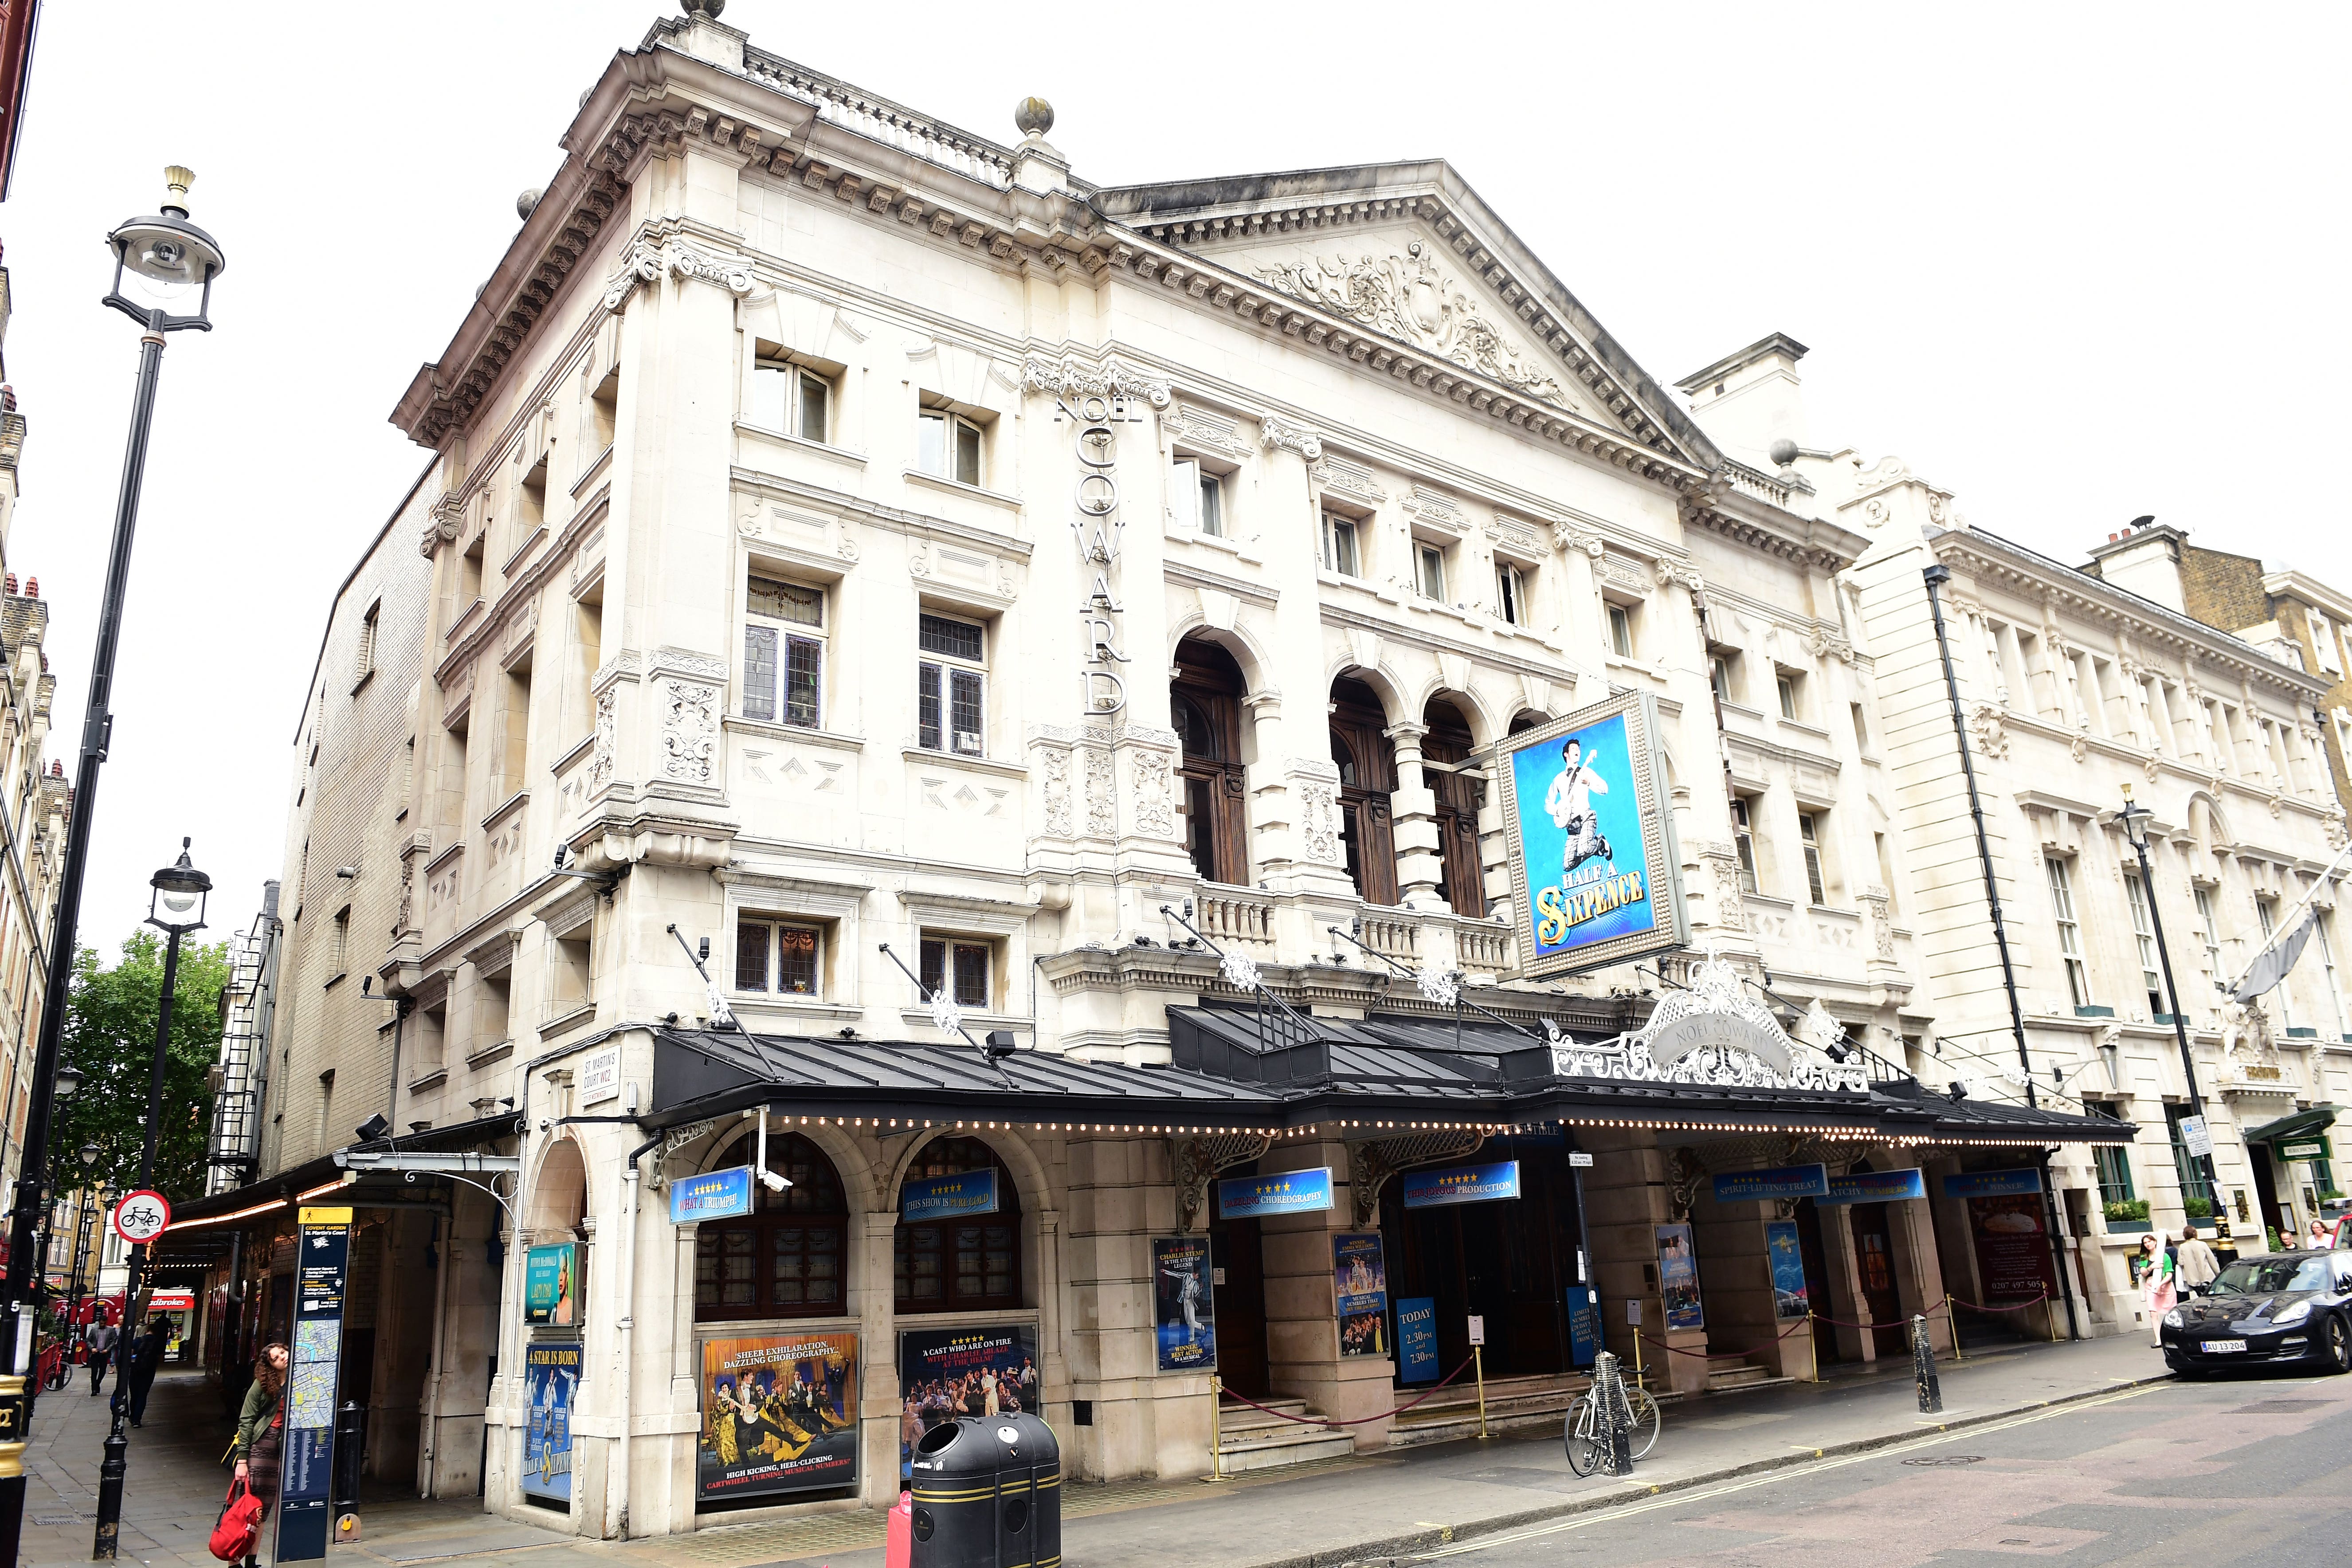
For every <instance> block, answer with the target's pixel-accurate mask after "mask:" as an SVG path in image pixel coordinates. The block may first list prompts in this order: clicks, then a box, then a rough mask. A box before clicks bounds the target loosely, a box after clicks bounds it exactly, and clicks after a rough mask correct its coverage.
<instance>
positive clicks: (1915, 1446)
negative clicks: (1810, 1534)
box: [1412, 1383, 2174, 1563]
mask: <svg viewBox="0 0 2352 1568" xmlns="http://www.w3.org/2000/svg"><path fill="white" fill-rule="evenodd" d="M2171 1386H2174V1385H2173V1384H2163V1383H2151V1384H2144V1385H2143V1386H2141V1387H2138V1388H2126V1389H2124V1390H2122V1391H2121V1392H2119V1393H2116V1394H2103V1395H2101V1396H2100V1397H2099V1398H2096V1399H2077V1400H2074V1401H2072V1402H2070V1403H2068V1404H2065V1405H2053V1406H2051V1407H2050V1408H2049V1409H2047V1410H2037V1411H2034V1412H2033V1413H2032V1414H2031V1415H2016V1416H2011V1418H2010V1419H2008V1420H2006V1421H1990V1422H1987V1423H1985V1424H1984V1425H1982V1426H1964V1427H1961V1428H1959V1429H1958V1430H1957V1431H1952V1432H1938V1433H1936V1434H1935V1435H1933V1436H1926V1437H1916V1438H1913V1439H1912V1440H1911V1441H1909V1442H1906V1443H1890V1444H1888V1445H1887V1446H1886V1447H1884V1448H1871V1449H1868V1450H1866V1451H1864V1452H1863V1453H1859V1454H1844V1455H1841V1456H1840V1457H1838V1458H1834V1459H1823V1460H1821V1461H1820V1462H1818V1463H1816V1464H1810V1465H1794V1466H1790V1468H1787V1469H1780V1470H1768V1471H1766V1472H1765V1473H1764V1474H1762V1475H1760V1476H1750V1477H1748V1478H1747V1479H1744V1480H1737V1481H1725V1482H1723V1483H1721V1484H1720V1485H1717V1486H1711V1487H1694V1488H1692V1489H1689V1490H1688V1491H1678V1492H1661V1493H1659V1494H1658V1495H1657V1496H1656V1497H1654V1498H1644V1499H1643V1500H1641V1501H1640V1502H1637V1503H1631V1504H1628V1505H1626V1506H1624V1507H1622V1508H1620V1507H1602V1508H1596V1509H1593V1510H1591V1511H1589V1512H1585V1513H1580V1514H1576V1515H1573V1516H1571V1517H1570V1518H1568V1519H1563V1520H1561V1521H1559V1522H1558V1523H1556V1524H1541V1525H1537V1526H1534V1527H1533V1528H1530V1529H1528V1530H1514V1531H1509V1532H1508V1533H1507V1534H1503V1535H1497V1536H1494V1537H1492V1538H1491V1539H1487V1540H1482V1541H1472V1542H1464V1543H1463V1544H1461V1545H1459V1546H1442V1547H1439V1548H1438V1549H1436V1550H1435V1551H1433V1552H1419V1553H1416V1554H1415V1555H1414V1557H1413V1558H1412V1561H1413V1562H1416V1563H1430V1562H1434V1561H1435V1560H1437V1559H1438V1558H1441V1557H1460V1556H1464V1555H1465V1554H1466V1553H1469V1552H1487V1551H1492V1550H1493V1549H1495V1548H1496V1547H1498V1546H1516V1545H1517V1544H1518V1543H1520V1542H1527V1541H1538V1540H1541V1539H1542V1538H1543V1537H1545V1536H1548V1535H1560V1534H1564V1533H1565V1532H1567V1531H1571V1530H1589V1529H1591V1527H1592V1526H1594V1525H1596V1524H1612V1523H1615V1522H1616V1521H1619V1520H1622V1519H1629V1518H1632V1517H1633V1516H1635V1515H1637V1514H1644V1513H1655V1512H1657V1511H1658V1510H1660V1509H1668V1508H1681V1507H1683V1506H1684V1505H1685V1504H1686V1503H1694V1502H1705V1501H1707V1500H1710V1499H1713V1498H1719V1497H1728V1496H1730V1495H1731V1494H1732V1493H1734V1492H1744V1491H1751V1490H1753V1489H1756V1488H1758V1487H1768V1486H1775V1485H1778V1484H1779V1483H1780V1482H1782V1481H1788V1480H1796V1479H1800V1478H1801V1477H1804V1476H1817V1475H1820V1474H1822V1472H1823V1471H1826V1470H1835V1469H1843V1468H1845V1467H1846V1466H1848V1465H1859V1464H1863V1463H1865V1462H1867V1461H1869V1460H1872V1459H1885V1458H1899V1457H1900V1456H1902V1455H1905V1454H1914V1453H1917V1452H1918V1451H1919V1450H1920V1449H1922V1448H1933V1447H1940V1446H1941V1445H1943V1444H1946V1443H1957V1442H1958V1441H1959V1440H1960V1439H1961V1438H1963V1437H1980V1436H1985V1435H1986V1434H1988V1433H1992V1432H2006V1431H2008V1430H2010V1429H2011V1427H2015V1426H2032V1424H2033V1423H2034V1422H2037V1421H2047V1420H2050V1419H2051V1418H2052V1417H2053V1416H2058V1415H2074V1414H2076V1413H2078V1412H2080V1411H2084V1410H2096V1409H2098V1408H2100V1407H2101V1406H2102V1405H2120V1404H2121V1403H2123V1402H2124V1401H2125V1400H2126V1399H2137V1398H2138V1397H2139V1396H2140V1395H2142V1394H2153V1393H2155V1392H2156V1391H2157V1390H2158V1389H2159V1388H2168V1387H2171Z"/></svg>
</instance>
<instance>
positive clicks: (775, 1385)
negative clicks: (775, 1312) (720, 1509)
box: [694, 1333, 857, 1502]
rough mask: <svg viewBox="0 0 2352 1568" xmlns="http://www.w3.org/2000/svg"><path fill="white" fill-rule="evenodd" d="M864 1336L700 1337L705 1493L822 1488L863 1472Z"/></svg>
mask: <svg viewBox="0 0 2352 1568" xmlns="http://www.w3.org/2000/svg"><path fill="white" fill-rule="evenodd" d="M856 1402H857V1336H856V1334H854V1333H821V1334H766V1335H761V1336H759V1337H757V1338H749V1339H726V1340H705V1341H703V1342H702V1441H701V1444H700V1446H699V1448H698V1452H697V1453H696V1455H695V1468H694V1483H695V1496H696V1498H697V1499H698V1500H702V1501H706V1502H709V1501H716V1500H724V1499H732V1498H743V1497H765V1496H772V1495H773V1494H775V1493H779V1492H803V1491H822V1490H826V1489H832V1488H835V1487H846V1486H851V1485H854V1484H855V1483H856V1480H857V1415H856Z"/></svg>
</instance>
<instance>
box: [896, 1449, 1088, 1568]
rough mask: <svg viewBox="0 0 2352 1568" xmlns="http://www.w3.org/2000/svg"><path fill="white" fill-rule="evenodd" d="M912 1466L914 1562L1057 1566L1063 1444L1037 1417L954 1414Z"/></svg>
mask: <svg viewBox="0 0 2352 1568" xmlns="http://www.w3.org/2000/svg"><path fill="white" fill-rule="evenodd" d="M914 1467H915V1478H914V1494H915V1519H914V1525H915V1530H914V1536H915V1541H914V1554H913V1564H914V1568H1060V1565H1061V1561H1062V1446H1061V1445H1060V1444H1059V1443H1057V1442H1055V1440H1054V1431H1053V1428H1052V1427H1050V1426H1046V1425H1045V1423H1044V1422H1043V1421H1040V1420H1038V1419H1037V1418H1036V1417H1035V1416H1034V1415H1025V1414H1024V1415H961V1416H958V1417H957V1418H956V1419H955V1420H954V1421H953V1422H951V1423H943V1424H942V1425H940V1426H934V1427H932V1428H931V1429H930V1430H929V1432H926V1433H924V1434H923V1438H922V1441H921V1442H919V1443H918V1444H916V1445H915V1460H914Z"/></svg>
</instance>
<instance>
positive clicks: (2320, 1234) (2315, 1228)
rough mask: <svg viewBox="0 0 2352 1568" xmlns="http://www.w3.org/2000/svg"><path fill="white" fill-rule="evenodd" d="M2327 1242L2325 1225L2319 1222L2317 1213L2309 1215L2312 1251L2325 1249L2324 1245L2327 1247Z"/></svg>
mask: <svg viewBox="0 0 2352 1568" xmlns="http://www.w3.org/2000/svg"><path fill="white" fill-rule="evenodd" d="M2327 1243H2328V1235H2327V1227H2326V1226H2325V1225H2323V1224H2321V1223H2320V1219H2319V1216H2318V1215H2312V1216H2311V1247H2312V1250H2313V1251H2315V1252H2318V1251H2325V1250H2326V1247H2327Z"/></svg>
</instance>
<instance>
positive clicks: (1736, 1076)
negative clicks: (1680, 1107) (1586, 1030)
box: [1545, 943, 1870, 1094]
mask: <svg viewBox="0 0 2352 1568" xmlns="http://www.w3.org/2000/svg"><path fill="white" fill-rule="evenodd" d="M1545 1033H1546V1035H1547V1036H1549V1038H1550V1043H1551V1054H1552V1071H1554V1072H1555V1073H1558V1074H1559V1075H1560V1076H1561V1077H1563V1078H1609V1079H1633V1080H1636V1081H1642V1082H1654V1083H1693V1084H1706V1085H1709V1086H1711V1087H1714V1088H1718V1089H1831V1090H1839V1091H1843V1092H1845V1093H1849V1094H1865V1093H1868V1092H1869V1089H1870V1077H1869V1075H1868V1074H1867V1073H1865V1072H1864V1070H1863V1069H1862V1068H1860V1067H1858V1066H1856V1067H1848V1066H1844V1065H1842V1064H1839V1063H1835V1062H1832V1061H1829V1060H1828V1059H1826V1058H1822V1057H1821V1056H1820V1053H1818V1052H1816V1051H1813V1050H1811V1049H1809V1048H1807V1047H1802V1046H1800V1045H1799V1044H1798V1043H1797V1042H1796V1041H1793V1040H1791V1039H1790V1037H1788V1036H1787V1035H1786V1034H1784V1033H1782V1032H1781V1029H1780V1023H1779V1021H1778V1020H1776V1019H1775V1018H1774V1017H1773V1016H1772V1013H1771V1010H1770V1009H1769V1008H1768V1007H1766V1006H1765V1005H1763V1004H1762V1003H1761V1002H1759V1001H1757V1000H1756V999H1755V998H1754V997H1753V996H1751V995H1749V994H1748V993H1747V991H1746V990H1745V989H1744V988H1743V987H1742V986H1741V984H1740V982H1739V972H1738V970H1736V969H1734V968H1732V967H1731V965H1730V963H1727V961H1726V960H1725V959H1724V957H1723V955H1722V953H1721V952H1718V951H1717V949H1716V947H1715V945H1714V944H1713V943H1709V944H1708V945H1707V948H1706V957H1705V958H1703V959H1701V960H1700V961H1699V962H1698V963H1695V964H1693V965H1692V966H1691V973H1690V987H1689V989H1687V990H1684V991H1675V992H1673V993H1671V994H1668V995H1667V997H1666V998H1665V1000H1664V1001H1663V1002H1660V1003H1659V1004H1658V1006H1657V1010H1656V1011H1655V1012H1654V1013H1652V1014H1651V1015H1650V1021H1649V1022H1648V1023H1647V1024H1645V1025H1643V1026H1642V1027H1641V1028H1640V1029H1638V1030H1635V1031H1634V1032H1633V1033H1631V1034H1625V1035H1620V1036H1618V1037H1616V1038H1615V1039H1613V1040H1606V1041H1602V1042H1601V1043H1599V1044H1595V1045H1585V1044H1581V1043H1580V1042H1578V1041H1576V1040H1572V1039H1570V1037H1568V1036H1567V1035H1565V1034H1563V1033H1561V1032H1560V1031H1559V1030H1558V1029H1557V1028H1555V1027H1554V1026H1551V1025H1550V1024H1549V1023H1547V1024H1546V1025H1545Z"/></svg>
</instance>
